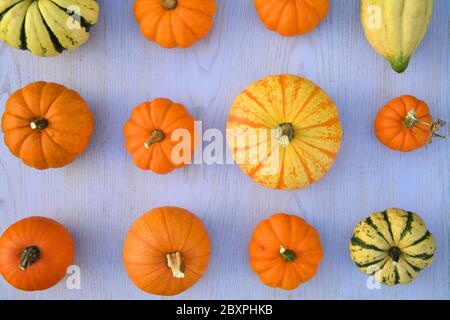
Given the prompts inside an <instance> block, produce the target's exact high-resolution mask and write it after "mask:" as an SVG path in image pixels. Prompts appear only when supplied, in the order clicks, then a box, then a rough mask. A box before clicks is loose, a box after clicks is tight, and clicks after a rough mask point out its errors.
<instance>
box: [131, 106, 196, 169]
mask: <svg viewBox="0 0 450 320" xmlns="http://www.w3.org/2000/svg"><path fill="white" fill-rule="evenodd" d="M177 132H180V133H185V135H183V138H182V139H184V138H186V139H190V142H189V141H184V140H183V141H181V142H179V141H177V139H175V137H172V135H174V133H177ZM124 135H125V138H126V143H125V147H126V149H127V150H128V152H129V153H131V154H132V156H133V161H134V163H135V164H136V166H137V167H138V168H140V169H143V170H152V171H153V172H155V173H158V174H166V173H170V172H172V171H173V170H174V169H178V168H182V167H184V166H185V165H187V164H189V163H191V160H192V156H193V154H194V149H195V139H196V136H195V120H194V118H193V117H192V116H191V115H190V114H189V113H188V111H187V110H186V108H185V107H184V106H183V105H181V104H179V103H174V102H172V101H170V100H169V99H163V98H158V99H155V100H153V101H151V102H144V103H142V104H140V105H139V106H137V107H136V108H135V109H134V110H133V111H132V112H131V119H130V120H128V121H127V123H126V124H125V127H124ZM179 143H185V145H186V146H189V145H190V147H189V149H190V153H189V154H183V153H184V152H185V151H186V152H188V151H187V150H186V149H185V148H181V149H180V150H179V152H180V154H177V157H179V159H175V158H174V154H173V152H175V151H177V149H175V148H176V147H177V145H178V144H179Z"/></svg>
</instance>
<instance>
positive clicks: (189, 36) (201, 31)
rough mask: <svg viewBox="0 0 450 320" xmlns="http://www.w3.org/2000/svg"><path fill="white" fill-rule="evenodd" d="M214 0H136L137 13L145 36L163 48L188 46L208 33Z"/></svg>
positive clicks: (214, 9) (213, 11)
mask: <svg viewBox="0 0 450 320" xmlns="http://www.w3.org/2000/svg"><path fill="white" fill-rule="evenodd" d="M216 11H217V6H216V1H215V0H136V2H135V3H134V15H135V18H136V20H137V21H138V23H139V26H140V28H141V31H142V33H143V34H144V36H145V37H146V38H148V39H149V40H151V41H155V42H156V43H158V44H159V45H160V46H161V47H164V48H175V47H181V48H188V47H190V46H192V45H193V44H194V43H196V42H197V41H198V40H200V39H202V38H204V37H206V36H207V35H208V33H209V31H210V30H211V28H212V26H213V17H214V16H215V15H216Z"/></svg>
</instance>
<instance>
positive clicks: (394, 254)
mask: <svg viewBox="0 0 450 320" xmlns="http://www.w3.org/2000/svg"><path fill="white" fill-rule="evenodd" d="M401 253H402V252H401V251H400V249H399V248H397V247H392V248H391V249H389V256H390V257H391V258H392V260H393V261H394V262H395V263H397V262H398V260H400V255H401Z"/></svg>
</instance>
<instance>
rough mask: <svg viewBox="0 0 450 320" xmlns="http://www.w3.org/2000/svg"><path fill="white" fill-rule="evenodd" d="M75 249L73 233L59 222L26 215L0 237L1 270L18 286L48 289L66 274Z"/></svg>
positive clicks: (6, 277) (28, 288)
mask: <svg viewBox="0 0 450 320" xmlns="http://www.w3.org/2000/svg"><path fill="white" fill-rule="evenodd" d="M74 250H75V249H74V242H73V239H72V237H71V235H70V233H69V232H68V231H67V229H66V228H65V227H64V226H63V225H61V224H60V223H58V222H56V221H54V220H51V219H48V218H44V217H29V218H25V219H23V220H20V221H18V222H16V223H14V224H13V225H11V226H10V227H9V228H8V229H6V231H5V232H4V233H3V235H2V236H1V238H0V273H1V275H2V276H3V278H5V280H6V281H7V282H8V283H9V284H10V285H11V286H13V287H14V288H16V289H20V290H25V291H37V290H46V289H48V288H51V287H53V286H54V285H55V284H57V283H58V282H59V281H61V280H62V279H63V278H64V277H65V275H66V271H67V268H68V267H69V266H70V264H71V263H72V260H73V255H74Z"/></svg>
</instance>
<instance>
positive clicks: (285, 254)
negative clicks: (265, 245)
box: [280, 246, 297, 262]
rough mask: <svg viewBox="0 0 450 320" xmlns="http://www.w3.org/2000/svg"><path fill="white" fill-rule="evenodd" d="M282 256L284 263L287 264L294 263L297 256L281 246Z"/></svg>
mask: <svg viewBox="0 0 450 320" xmlns="http://www.w3.org/2000/svg"><path fill="white" fill-rule="evenodd" d="M280 254H281V257H282V258H283V260H284V261H286V262H293V261H294V260H295V259H296V258H297V255H296V254H295V252H294V251H292V250H289V249H286V248H284V247H283V246H280Z"/></svg>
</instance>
